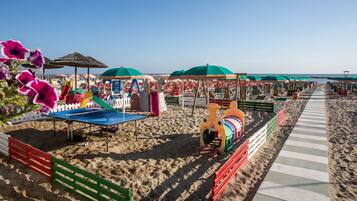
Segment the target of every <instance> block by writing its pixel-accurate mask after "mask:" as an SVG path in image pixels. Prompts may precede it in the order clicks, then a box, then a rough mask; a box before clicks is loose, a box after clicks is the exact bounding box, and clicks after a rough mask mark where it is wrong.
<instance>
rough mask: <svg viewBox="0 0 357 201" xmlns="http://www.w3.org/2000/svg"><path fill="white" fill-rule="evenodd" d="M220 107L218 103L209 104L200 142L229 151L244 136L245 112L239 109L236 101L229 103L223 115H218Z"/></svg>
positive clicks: (221, 150) (204, 145) (203, 144)
mask: <svg viewBox="0 0 357 201" xmlns="http://www.w3.org/2000/svg"><path fill="white" fill-rule="evenodd" d="M220 108H221V107H220V106H219V105H218V104H216V103H210V104H208V106H207V110H208V115H207V117H206V118H204V120H203V122H202V123H201V125H200V144H201V146H202V147H207V146H210V147H213V148H214V149H218V151H219V152H220V153H223V152H229V151H230V150H231V149H232V148H233V145H234V144H236V143H237V142H239V140H240V139H241V138H242V137H243V130H244V113H243V112H242V111H241V110H239V109H237V102H236V101H232V102H231V103H230V104H229V108H228V109H227V110H225V111H224V112H223V116H222V117H220V116H219V115H218V111H219V109H220Z"/></svg>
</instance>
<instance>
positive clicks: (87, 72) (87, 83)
mask: <svg viewBox="0 0 357 201" xmlns="http://www.w3.org/2000/svg"><path fill="white" fill-rule="evenodd" d="M87 87H88V90H89V68H87Z"/></svg>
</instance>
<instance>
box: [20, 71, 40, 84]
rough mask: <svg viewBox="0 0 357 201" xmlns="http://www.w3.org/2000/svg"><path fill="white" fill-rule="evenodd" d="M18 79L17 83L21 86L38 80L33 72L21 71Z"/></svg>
mask: <svg viewBox="0 0 357 201" xmlns="http://www.w3.org/2000/svg"><path fill="white" fill-rule="evenodd" d="M16 79H17V81H19V82H20V84H22V85H23V86H25V85H27V84H28V83H30V82H32V81H34V80H35V79H36V78H35V75H34V74H33V73H32V72H31V71H29V70H24V71H21V72H20V73H19V74H18V75H16Z"/></svg>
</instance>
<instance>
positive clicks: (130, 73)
mask: <svg viewBox="0 0 357 201" xmlns="http://www.w3.org/2000/svg"><path fill="white" fill-rule="evenodd" d="M143 77H144V74H143V73H141V72H140V71H138V70H136V69H135V68H129V67H120V68H112V69H109V70H107V71H105V72H104V73H102V74H101V75H100V78H102V79H104V80H111V79H137V78H143Z"/></svg>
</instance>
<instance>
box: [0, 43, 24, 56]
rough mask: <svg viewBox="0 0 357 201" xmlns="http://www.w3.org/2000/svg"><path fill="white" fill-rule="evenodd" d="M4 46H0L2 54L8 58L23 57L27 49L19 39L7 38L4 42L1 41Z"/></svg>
mask: <svg viewBox="0 0 357 201" xmlns="http://www.w3.org/2000/svg"><path fill="white" fill-rule="evenodd" d="M1 44H2V45H3V46H4V47H3V48H2V54H3V55H4V56H5V57H6V58H9V59H25V53H26V52H28V51H29V50H28V49H26V48H24V46H22V44H21V43H20V41H16V40H8V41H6V42H1Z"/></svg>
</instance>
